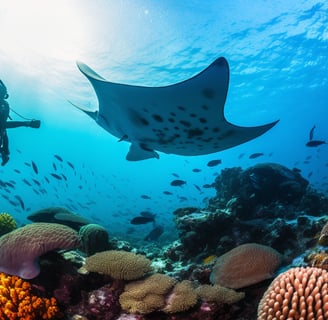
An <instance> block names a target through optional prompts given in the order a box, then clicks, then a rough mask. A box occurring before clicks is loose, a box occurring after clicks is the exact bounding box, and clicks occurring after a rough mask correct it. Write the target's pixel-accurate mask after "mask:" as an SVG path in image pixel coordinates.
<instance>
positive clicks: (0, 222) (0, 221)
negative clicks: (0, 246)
mask: <svg viewBox="0 0 328 320" xmlns="http://www.w3.org/2000/svg"><path fill="white" fill-rule="evenodd" d="M16 228H17V223H16V221H15V219H14V218H13V217H12V216H11V215H10V214H9V213H7V212H1V213H0V236H2V235H4V234H6V233H8V232H10V231H13V230H15V229H16Z"/></svg>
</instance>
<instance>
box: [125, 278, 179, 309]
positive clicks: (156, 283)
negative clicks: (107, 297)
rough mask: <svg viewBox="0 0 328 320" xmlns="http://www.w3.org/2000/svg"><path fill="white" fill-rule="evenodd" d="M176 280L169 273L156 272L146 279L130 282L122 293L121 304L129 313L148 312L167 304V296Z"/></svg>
mask: <svg viewBox="0 0 328 320" xmlns="http://www.w3.org/2000/svg"><path fill="white" fill-rule="evenodd" d="M175 282H176V281H175V280H174V279H173V278H171V277H169V276H167V275H164V274H160V273H155V274H153V275H151V276H149V277H147V278H146V279H143V280H139V281H134V282H131V283H128V284H127V285H126V286H125V288H124V292H123V293H122V294H121V295H120V304H121V307H122V309H123V310H124V311H126V312H129V313H141V314H147V313H150V312H153V311H156V310H160V309H162V308H164V306H165V296H166V294H167V293H168V292H169V290H170V289H171V288H172V287H173V286H174V284H175Z"/></svg>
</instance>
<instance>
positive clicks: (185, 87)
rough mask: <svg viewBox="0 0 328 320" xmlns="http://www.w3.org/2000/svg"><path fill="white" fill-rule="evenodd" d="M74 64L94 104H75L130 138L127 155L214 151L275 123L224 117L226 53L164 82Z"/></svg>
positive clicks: (142, 156) (143, 156) (132, 157)
mask: <svg viewBox="0 0 328 320" xmlns="http://www.w3.org/2000/svg"><path fill="white" fill-rule="evenodd" d="M77 65H78V67H79V69H80V71H81V72H82V73H83V74H84V75H85V76H86V77H87V78H88V79H89V81H90V82H91V84H92V86H93V88H94V90H95V92H96V94H97V97H98V101H99V110H97V111H90V110H87V109H86V108H84V107H80V106H77V107H78V108H79V109H81V110H83V111H84V112H85V113H87V114H88V115H89V116H91V117H92V118H93V119H94V120H95V121H96V122H97V123H98V124H99V125H100V126H101V127H102V128H104V129H105V130H106V131H108V132H109V133H111V134H112V135H114V136H116V137H117V138H118V139H119V140H120V141H122V140H124V141H127V142H130V143H131V146H130V150H129V152H128V154H127V156H126V159H127V160H131V161H137V160H143V159H148V158H154V157H155V158H158V157H159V156H158V153H157V152H156V151H160V152H164V153H173V154H177V155H187V156H196V155H202V154H209V153H214V152H218V151H220V150H224V149H228V148H231V147H234V146H237V145H239V144H242V143H244V142H246V141H249V140H252V139H254V138H256V137H258V136H260V135H261V134H263V133H265V132H266V131H268V130H269V129H270V128H272V127H273V126H274V125H275V124H276V123H277V121H275V122H272V123H269V124H265V125H262V126H257V127H240V126H236V125H233V124H231V123H229V122H228V121H227V120H226V119H225V117H224V104H225V100H226V96H227V91H228V85H229V65H228V62H227V61H226V59H225V58H218V59H217V60H215V61H214V62H213V63H212V64H211V65H210V66H209V67H207V68H206V69H205V70H203V71H202V72H200V73H199V74H197V75H195V76H194V77H192V78H190V79H188V80H185V81H182V82H179V83H176V84H173V85H169V86H165V87H141V86H133V85H126V84H119V83H112V82H109V81H107V80H105V79H104V78H103V77H101V76H99V75H98V74H97V73H96V72H94V71H93V70H92V69H91V68H89V67H88V66H87V65H85V64H83V63H81V62H78V63H77Z"/></svg>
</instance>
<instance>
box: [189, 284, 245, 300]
mask: <svg viewBox="0 0 328 320" xmlns="http://www.w3.org/2000/svg"><path fill="white" fill-rule="evenodd" d="M196 292H197V294H198V295H199V297H200V298H201V299H202V300H204V301H207V302H216V303H228V304H232V303H236V302H238V301H239V300H241V299H243V298H244V297H245V293H244V292H237V291H235V290H233V289H229V288H225V287H222V286H220V285H218V284H215V285H209V284H203V285H201V286H199V287H198V288H196Z"/></svg>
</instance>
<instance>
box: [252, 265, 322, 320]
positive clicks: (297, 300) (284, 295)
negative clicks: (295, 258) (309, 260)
mask: <svg viewBox="0 0 328 320" xmlns="http://www.w3.org/2000/svg"><path fill="white" fill-rule="evenodd" d="M257 319H258V320H267V319H273V320H274V319H312V320H324V319H328V272H327V271H326V270H323V269H320V268H313V267H307V268H292V269H290V270H287V271H286V272H284V273H282V274H280V275H279V276H278V277H277V278H276V279H275V280H274V281H273V282H272V283H271V285H270V286H269V288H268V289H267V291H266V292H265V293H264V295H263V298H262V300H261V301H260V304H259V307H258V318H257Z"/></svg>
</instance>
